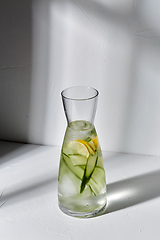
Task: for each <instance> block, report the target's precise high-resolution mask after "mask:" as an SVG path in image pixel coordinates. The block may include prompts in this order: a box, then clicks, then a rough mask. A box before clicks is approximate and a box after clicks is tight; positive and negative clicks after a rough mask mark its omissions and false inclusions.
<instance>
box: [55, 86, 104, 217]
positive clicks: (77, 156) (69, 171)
mask: <svg viewBox="0 0 160 240" xmlns="http://www.w3.org/2000/svg"><path fill="white" fill-rule="evenodd" d="M98 94H99V93H98V91H97V90H96V89H94V88H91V87H83V86H81V87H71V88H68V89H65V90H63V91H62V93H61V96H62V101H63V106H64V111H65V115H66V118H67V129H66V132H65V136H64V140H63V145H62V149H61V157H60V165H59V176H58V202H59V207H60V209H61V210H62V211H63V212H64V213H66V214H68V215H71V216H75V217H93V216H95V215H97V214H99V213H100V212H102V211H103V210H104V209H105V207H106V202H107V201H106V180H105V170H104V164H103V157H102V151H101V148H100V145H99V141H98V137H97V132H96V130H95V127H94V118H95V113H96V107H97V99H98Z"/></svg>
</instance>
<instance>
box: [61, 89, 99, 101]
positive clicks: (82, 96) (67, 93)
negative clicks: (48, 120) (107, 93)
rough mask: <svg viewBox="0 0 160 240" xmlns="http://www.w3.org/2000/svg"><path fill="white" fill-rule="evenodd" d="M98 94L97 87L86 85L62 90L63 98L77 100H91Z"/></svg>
mask: <svg viewBox="0 0 160 240" xmlns="http://www.w3.org/2000/svg"><path fill="white" fill-rule="evenodd" d="M98 94H99V92H98V90H97V89H95V88H92V87H86V86H76V87H69V88H66V89H64V90H63V91H62V92H61V95H62V97H63V98H65V99H68V100H75V101H84V100H90V99H93V98H96V97H97V96H98Z"/></svg>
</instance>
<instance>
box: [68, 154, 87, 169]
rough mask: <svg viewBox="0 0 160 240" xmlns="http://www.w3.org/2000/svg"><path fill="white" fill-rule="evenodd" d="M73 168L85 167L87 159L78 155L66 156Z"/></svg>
mask: <svg viewBox="0 0 160 240" xmlns="http://www.w3.org/2000/svg"><path fill="white" fill-rule="evenodd" d="M68 156H69V157H70V159H71V161H72V162H73V165H74V166H80V165H86V163H87V157H85V156H82V155H80V154H68Z"/></svg>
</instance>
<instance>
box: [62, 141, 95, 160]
mask: <svg viewBox="0 0 160 240" xmlns="http://www.w3.org/2000/svg"><path fill="white" fill-rule="evenodd" d="M84 142H85V141H83V140H73V141H70V142H69V143H68V144H67V145H66V148H65V153H67V154H80V155H82V156H85V157H87V158H88V157H89V155H90V150H89V148H88V147H87V145H86V144H85V143H84Z"/></svg>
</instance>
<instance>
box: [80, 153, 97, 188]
mask: <svg viewBox="0 0 160 240" xmlns="http://www.w3.org/2000/svg"><path fill="white" fill-rule="evenodd" d="M97 161H98V156H96V155H94V156H92V155H90V156H89V157H88V159H87V164H86V167H85V169H84V175H83V179H82V184H81V189H80V193H82V192H83V190H84V189H85V186H86V184H87V183H88V182H89V180H90V178H91V176H92V174H93V172H94V169H95V167H96V164H97Z"/></svg>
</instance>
